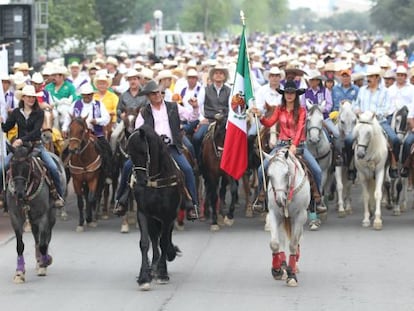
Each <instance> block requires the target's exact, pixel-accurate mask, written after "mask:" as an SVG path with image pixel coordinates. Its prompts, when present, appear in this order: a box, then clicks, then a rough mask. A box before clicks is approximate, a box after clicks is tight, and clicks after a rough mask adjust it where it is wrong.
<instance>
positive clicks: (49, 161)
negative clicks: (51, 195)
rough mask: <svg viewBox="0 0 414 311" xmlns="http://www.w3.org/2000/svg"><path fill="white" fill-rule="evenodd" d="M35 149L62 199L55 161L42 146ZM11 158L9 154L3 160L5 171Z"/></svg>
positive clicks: (61, 188) (62, 194) (0, 168)
mask: <svg viewBox="0 0 414 311" xmlns="http://www.w3.org/2000/svg"><path fill="white" fill-rule="evenodd" d="M36 148H37V149H38V150H39V156H40V158H41V159H42V161H43V162H44V163H45V166H46V168H47V170H48V172H49V173H50V176H51V177H52V179H53V182H54V184H55V187H56V191H57V192H58V193H59V195H60V196H61V197H64V195H65V194H64V193H63V187H62V184H61V183H60V176H59V171H58V168H57V165H56V163H55V161H53V158H52V157H51V156H50V154H49V153H48V151H47V149H46V148H45V147H44V146H43V145H38V146H36ZM12 156H13V154H12V153H9V154H8V155H7V156H6V157H5V158H4V166H5V169H6V170H8V169H9V165H10V160H11V158H12ZM2 169H3V168H2V167H1V163H0V171H1V170H2ZM2 182H3V181H2Z"/></svg>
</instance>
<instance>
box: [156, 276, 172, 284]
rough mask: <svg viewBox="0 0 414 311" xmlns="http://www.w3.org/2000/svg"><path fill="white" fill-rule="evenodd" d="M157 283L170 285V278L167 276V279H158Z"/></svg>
mask: <svg viewBox="0 0 414 311" xmlns="http://www.w3.org/2000/svg"><path fill="white" fill-rule="evenodd" d="M156 282H157V284H160V285H165V284H168V283H170V278H169V277H168V276H165V277H162V278H157V280H156Z"/></svg>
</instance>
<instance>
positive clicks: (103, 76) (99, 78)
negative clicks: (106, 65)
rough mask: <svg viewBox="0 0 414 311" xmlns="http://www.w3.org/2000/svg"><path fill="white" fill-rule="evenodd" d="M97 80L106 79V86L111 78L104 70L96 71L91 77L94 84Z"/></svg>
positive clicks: (109, 84)
mask: <svg viewBox="0 0 414 311" xmlns="http://www.w3.org/2000/svg"><path fill="white" fill-rule="evenodd" d="M98 81H106V82H107V83H108V86H107V87H108V88H109V87H111V85H112V79H111V78H110V77H108V75H107V74H106V73H104V72H99V73H96V76H95V78H94V79H93V84H94V85H96V82H98Z"/></svg>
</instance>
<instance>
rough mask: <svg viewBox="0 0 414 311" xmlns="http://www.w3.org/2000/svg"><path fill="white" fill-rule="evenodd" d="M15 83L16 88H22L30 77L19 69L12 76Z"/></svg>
mask: <svg viewBox="0 0 414 311" xmlns="http://www.w3.org/2000/svg"><path fill="white" fill-rule="evenodd" d="M12 80H13V83H14V85H15V89H16V90H21V89H22V88H23V87H24V86H25V85H26V82H27V81H28V80H29V81H30V79H28V78H27V77H25V76H24V74H23V72H21V71H18V72H16V73H15V74H14V75H13V77H12Z"/></svg>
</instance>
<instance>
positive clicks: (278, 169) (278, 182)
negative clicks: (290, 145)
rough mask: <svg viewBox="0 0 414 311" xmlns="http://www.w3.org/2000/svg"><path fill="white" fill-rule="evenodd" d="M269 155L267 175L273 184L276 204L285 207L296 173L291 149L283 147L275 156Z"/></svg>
mask: <svg viewBox="0 0 414 311" xmlns="http://www.w3.org/2000/svg"><path fill="white" fill-rule="evenodd" d="M267 157H268V160H269V166H268V168H267V176H268V178H269V181H270V183H271V185H272V190H273V193H274V195H275V202H276V205H277V206H279V207H285V206H286V204H287V200H288V195H289V189H290V187H291V183H292V178H293V175H294V171H293V170H292V168H291V166H292V163H291V160H290V159H289V157H290V155H289V151H288V149H287V148H282V149H280V150H279V151H278V152H277V153H276V154H275V155H274V156H272V157H270V156H267Z"/></svg>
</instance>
